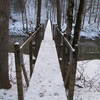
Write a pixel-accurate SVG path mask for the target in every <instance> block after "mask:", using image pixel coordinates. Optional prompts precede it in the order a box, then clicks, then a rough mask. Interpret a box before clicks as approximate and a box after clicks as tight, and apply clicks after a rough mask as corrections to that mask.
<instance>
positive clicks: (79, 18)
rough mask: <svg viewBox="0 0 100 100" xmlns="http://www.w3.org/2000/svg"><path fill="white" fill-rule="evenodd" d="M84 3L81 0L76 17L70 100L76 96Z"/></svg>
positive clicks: (83, 0)
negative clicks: (75, 88) (75, 87)
mask: <svg viewBox="0 0 100 100" xmlns="http://www.w3.org/2000/svg"><path fill="white" fill-rule="evenodd" d="M84 3H85V0H80V5H79V10H78V13H77V19H76V25H75V28H74V39H73V43H72V46H73V48H74V49H75V51H74V52H73V54H72V65H71V66H70V67H71V72H70V80H69V84H70V85H69V92H68V100H73V96H74V86H75V75H76V69H77V59H78V42H79V36H80V30H81V24H82V17H83V9H84Z"/></svg>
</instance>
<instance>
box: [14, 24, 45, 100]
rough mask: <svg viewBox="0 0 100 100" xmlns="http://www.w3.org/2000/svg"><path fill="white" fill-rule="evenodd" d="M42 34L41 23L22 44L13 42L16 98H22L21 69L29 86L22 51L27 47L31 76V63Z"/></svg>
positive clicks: (32, 67)
mask: <svg viewBox="0 0 100 100" xmlns="http://www.w3.org/2000/svg"><path fill="white" fill-rule="evenodd" d="M43 35H44V27H43V25H40V26H39V27H38V28H37V29H36V30H35V31H34V32H32V33H30V36H29V38H28V39H27V40H26V41H25V42H24V43H23V44H22V45H20V44H19V43H18V42H16V43H15V44H14V50H15V67H16V79H17V91H18V100H24V92H23V81H22V71H23V75H24V78H25V82H26V85H27V87H28V86H29V79H28V76H27V72H26V68H25V66H24V61H23V51H24V50H25V48H28V49H29V63H30V66H29V67H30V77H31V75H32V73H33V69H34V66H33V65H34V64H35V61H36V58H37V55H38V51H39V48H40V44H41V41H42V39H43ZM33 57H34V58H33Z"/></svg>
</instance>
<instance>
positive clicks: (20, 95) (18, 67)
mask: <svg viewBox="0 0 100 100" xmlns="http://www.w3.org/2000/svg"><path fill="white" fill-rule="evenodd" d="M14 48H15V67H16V79H17V91H18V100H24V93H23V82H22V68H21V62H20V61H21V60H20V46H19V43H15V45H14Z"/></svg>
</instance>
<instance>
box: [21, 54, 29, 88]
mask: <svg viewBox="0 0 100 100" xmlns="http://www.w3.org/2000/svg"><path fill="white" fill-rule="evenodd" d="M20 58H21V67H22V70H23V74H24V78H25V82H26V85H27V87H28V86H29V80H28V77H27V72H26V69H25V66H24V61H23V55H22V54H21V55H20Z"/></svg>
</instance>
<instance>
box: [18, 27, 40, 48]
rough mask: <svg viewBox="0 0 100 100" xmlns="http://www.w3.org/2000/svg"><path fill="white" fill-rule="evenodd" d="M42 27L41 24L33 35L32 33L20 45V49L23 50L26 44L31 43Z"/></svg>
mask: <svg viewBox="0 0 100 100" xmlns="http://www.w3.org/2000/svg"><path fill="white" fill-rule="evenodd" d="M40 29H41V26H40V27H38V28H37V30H36V31H35V32H33V33H32V35H30V37H29V38H28V39H27V40H26V41H25V42H24V43H23V44H22V45H21V46H20V50H23V49H24V47H25V46H27V44H29V43H30V42H31V41H32V39H33V38H34V37H35V35H36V34H37V33H38V31H39V30H40Z"/></svg>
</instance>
